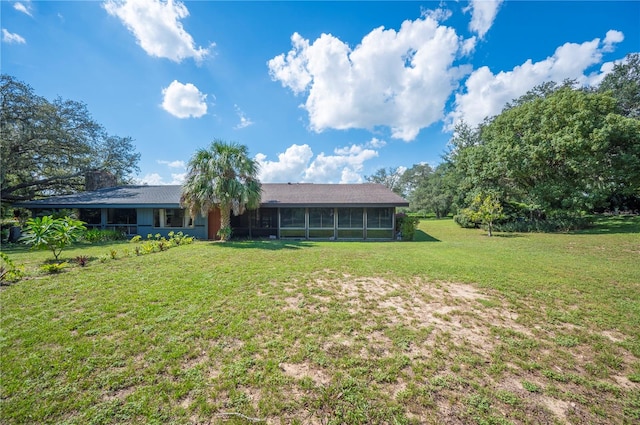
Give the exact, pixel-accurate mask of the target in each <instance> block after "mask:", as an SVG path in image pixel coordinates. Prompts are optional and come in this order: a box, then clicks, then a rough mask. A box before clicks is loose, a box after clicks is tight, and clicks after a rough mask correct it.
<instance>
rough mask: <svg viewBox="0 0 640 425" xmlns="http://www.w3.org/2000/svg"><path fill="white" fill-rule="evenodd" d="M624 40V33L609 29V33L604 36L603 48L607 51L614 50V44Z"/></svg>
mask: <svg viewBox="0 0 640 425" xmlns="http://www.w3.org/2000/svg"><path fill="white" fill-rule="evenodd" d="M623 41H624V34H623V33H622V32H620V31H616V30H609V31H607V35H605V37H604V41H603V43H604V46H603V48H602V50H603V51H605V52H612V51H613V49H614V46H613V45H614V44H616V43H622V42H623Z"/></svg>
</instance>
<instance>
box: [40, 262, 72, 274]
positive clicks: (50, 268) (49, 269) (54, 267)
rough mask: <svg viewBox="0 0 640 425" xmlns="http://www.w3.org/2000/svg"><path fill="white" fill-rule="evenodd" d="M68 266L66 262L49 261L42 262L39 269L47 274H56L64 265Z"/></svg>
mask: <svg viewBox="0 0 640 425" xmlns="http://www.w3.org/2000/svg"><path fill="white" fill-rule="evenodd" d="M67 266H68V263H66V262H65V263H51V264H44V265H42V266H40V269H41V270H42V271H44V272H46V273H49V274H57V273H60V272H61V271H62V270H63V269H64V268H65V267H67Z"/></svg>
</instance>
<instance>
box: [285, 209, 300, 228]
mask: <svg viewBox="0 0 640 425" xmlns="http://www.w3.org/2000/svg"><path fill="white" fill-rule="evenodd" d="M304 216H305V214H304V208H282V209H281V210H280V227H290V228H291V227H293V228H296V227H298V228H303V229H304V227H305V219H304Z"/></svg>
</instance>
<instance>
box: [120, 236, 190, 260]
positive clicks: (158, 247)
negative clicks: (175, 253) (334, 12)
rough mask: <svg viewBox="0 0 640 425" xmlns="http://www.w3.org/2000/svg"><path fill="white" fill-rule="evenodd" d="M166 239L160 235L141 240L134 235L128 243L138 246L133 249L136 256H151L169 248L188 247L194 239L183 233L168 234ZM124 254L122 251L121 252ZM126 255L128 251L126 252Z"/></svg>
mask: <svg viewBox="0 0 640 425" xmlns="http://www.w3.org/2000/svg"><path fill="white" fill-rule="evenodd" d="M167 236H168V237H169V238H168V239H167V238H165V237H163V236H162V235H161V234H160V233H157V234H155V235H152V234H148V235H147V239H146V240H143V239H142V236H140V235H136V236H134V237H132V238H131V240H130V241H129V242H130V243H135V244H140V245H139V246H136V247H134V251H133V252H134V253H135V254H136V256H140V255H144V254H152V253H154V252H162V251H166V250H168V249H169V248H173V247H176V246H181V245H189V244H191V243H193V241H194V240H195V238H194V237H193V236H189V235H185V234H184V233H183V232H173V231H171V232H169V233H168V234H167ZM123 252H124V251H123ZM126 252H127V253H128V252H129V251H126Z"/></svg>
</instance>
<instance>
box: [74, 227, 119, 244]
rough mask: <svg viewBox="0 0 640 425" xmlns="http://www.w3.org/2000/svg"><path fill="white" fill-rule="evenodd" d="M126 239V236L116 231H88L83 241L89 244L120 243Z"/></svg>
mask: <svg viewBox="0 0 640 425" xmlns="http://www.w3.org/2000/svg"><path fill="white" fill-rule="evenodd" d="M125 239H127V235H125V234H124V233H122V232H119V231H117V230H106V229H90V230H87V231H86V232H85V234H84V240H85V241H87V242H89V243H95V242H111V241H122V240H125Z"/></svg>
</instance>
